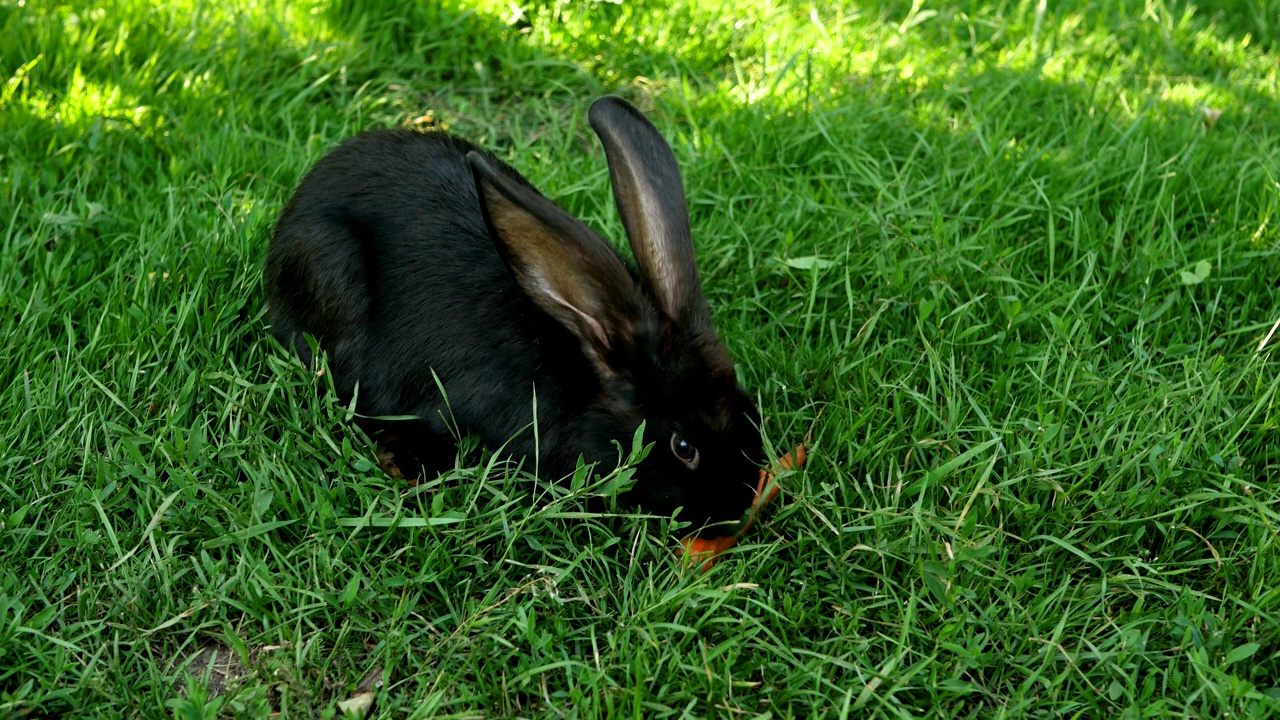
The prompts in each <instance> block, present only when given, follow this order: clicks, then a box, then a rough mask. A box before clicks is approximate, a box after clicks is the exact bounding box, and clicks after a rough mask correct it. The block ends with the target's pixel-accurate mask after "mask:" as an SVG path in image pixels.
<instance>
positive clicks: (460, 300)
mask: <svg viewBox="0 0 1280 720" xmlns="http://www.w3.org/2000/svg"><path fill="white" fill-rule="evenodd" d="M609 113H612V115H609ZM631 113H634V117H633V116H632V115H631ZM592 123H593V126H595V127H596V129H597V132H601V134H602V137H607V136H608V134H609V133H611V134H612V135H613V136H615V137H618V136H620V137H624V138H627V137H640V138H641V139H642V140H644V143H641V144H640V145H639V146H640V147H643V148H644V150H643V152H642V153H641V154H639V155H636V154H630V155H626V156H624V155H623V153H625V152H631V151H630V150H629V149H627V148H623V149H622V150H614V149H611V148H610V146H609V144H608V142H606V149H607V150H609V152H610V157H609V160H610V165H611V168H613V167H614V166H615V164H617V163H621V162H623V161H626V162H627V163H629V164H630V165H633V166H641V167H663V170H662V172H661V173H659V175H660V176H661V177H662V178H663V179H664V182H663V185H664V186H668V185H670V181H669V175H670V174H671V173H673V172H675V170H674V158H673V157H671V156H670V150H669V148H667V146H666V144H665V142H663V141H661V137H660V136H658V135H657V131H656V130H654V129H653V127H652V125H649V124H648V121H647V120H644V118H643V116H641V115H640V114H639V113H638V112H636V111H634V109H633V108H631V107H630V106H629V105H626V104H625V103H623V102H622V101H620V100H617V99H616V98H606V99H602V100H601V101H598V102H597V103H596V106H593V108H592ZM602 128H603V130H602ZM655 137H656V138H657V141H656V143H657V144H658V145H660V147H656V146H655V141H654V139H653V138H655ZM646 143H647V144H646ZM655 147H656V149H654V148H655ZM664 152H665V155H664V154H663V153H664ZM469 154H470V155H469ZM664 163H665V165H664ZM614 169H615V174H614V182H615V183H618V182H619V177H618V174H617V171H616V168H614ZM641 185H642V186H641V187H638V188H637V187H634V186H629V187H627V188H626V189H627V190H628V191H629V192H630V193H631V196H632V197H633V198H634V197H635V196H636V195H637V194H641V195H642V194H643V193H653V192H655V191H654V190H653V189H652V188H646V187H643V183H641ZM615 191H617V188H616V187H615ZM657 194H659V195H663V197H661V198H659V199H660V200H661V201H662V202H661V203H659V204H658V206H660V207H662V208H663V212H664V213H666V212H675V213H683V212H685V210H684V199H683V189H682V187H681V186H680V183H679V176H678V174H677V175H676V176H675V186H674V188H672V187H666V188H665V190H661V191H658V192H657ZM673 194H674V195H675V196H678V200H679V202H678V203H675V202H674V200H673V197H672V195H673ZM652 206H653V205H650V206H649V207H652ZM620 210H621V211H622V212H623V214H624V221H625V222H626V225H627V229H628V232H629V233H637V231H635V230H634V229H633V226H635V225H636V224H637V217H636V213H637V212H638V211H637V210H635V209H632V208H628V207H624V206H623V203H622V200H621V196H620ZM495 218H497V220H496V221H495ZM672 220H674V222H675V225H676V226H679V225H680V223H683V224H684V228H686V231H685V233H686V237H684V238H683V239H682V238H680V237H677V236H674V235H673V236H671V237H647V238H645V237H641V238H638V237H637V236H636V234H633V235H632V236H631V242H632V247H633V248H636V249H637V250H641V251H643V252H645V253H646V255H647V258H648V260H647V262H648V263H649V265H648V266H645V270H646V272H651V271H650V269H649V266H655V267H661V266H662V264H663V262H667V263H668V265H670V263H673V262H674V263H676V264H678V265H679V267H678V269H679V271H680V276H679V278H677V280H676V281H664V280H663V279H662V278H646V277H642V276H641V275H639V274H638V273H637V272H636V271H635V270H634V269H633V268H631V267H630V266H629V265H627V264H626V263H625V261H623V260H622V258H621V256H620V255H619V254H618V253H617V252H615V251H613V250H612V249H611V248H608V244H607V243H605V242H604V241H603V240H601V239H600V238H599V237H598V236H596V235H595V234H594V233H592V232H591V231H590V230H588V229H586V227H585V225H582V224H581V223H579V222H578V221H576V220H573V219H572V218H571V217H569V216H568V215H567V214H565V213H563V211H562V210H560V209H559V208H558V207H556V206H555V205H553V204H552V203H551V202H550V201H548V200H546V199H545V198H543V197H542V196H541V195H540V194H539V193H538V192H537V190H535V189H534V188H533V187H532V186H531V185H529V183H528V182H527V181H526V180H525V179H524V178H523V177H522V176H520V174H519V173H517V172H516V171H515V170H513V169H512V168H510V167H509V166H507V165H506V164H505V163H503V162H502V161H500V160H499V159H498V158H496V157H494V156H493V155H491V154H489V153H487V152H484V151H482V150H480V149H479V148H477V147H475V146H474V145H472V144H471V143H468V142H466V141H464V140H461V139H458V138H455V137H451V136H448V135H446V134H443V133H420V132H414V131H409V130H384V131H373V132H366V133H364V134H361V135H358V136H356V137H354V138H352V139H350V140H348V141H346V142H345V143H343V144H342V145H341V146H339V147H338V148H336V149H335V150H334V151H332V152H331V153H330V154H329V155H328V156H326V157H325V158H324V159H322V160H321V161H320V162H319V163H318V164H317V165H316V167H315V168H314V169H313V170H312V171H311V172H310V173H309V174H308V175H307V176H306V178H304V179H303V181H302V183H301V185H300V186H299V188H298V190H297V191H296V192H295V193H294V195H293V197H292V199H291V200H290V201H289V203H288V205H287V206H286V207H285V209H284V211H283V212H282V214H281V216H280V219H279V221H278V223H277V225H276V229H275V234H274V237H273V239H272V242H271V247H270V250H269V252H268V256H267V262H266V267H265V282H266V290H267V300H268V304H269V308H270V322H271V326H272V332H273V333H274V334H275V335H276V337H278V338H279V339H280V340H281V341H282V342H284V343H285V344H287V345H290V346H292V347H293V348H294V349H295V350H296V351H297V352H298V353H299V355H300V356H301V357H302V359H303V360H304V362H307V363H310V362H311V357H310V352H309V350H308V348H307V345H306V342H305V340H304V339H303V334H304V333H309V334H311V335H312V336H314V337H315V338H316V340H317V341H318V342H319V345H320V347H321V348H323V349H324V350H325V352H326V353H327V354H328V357H329V367H330V370H331V371H332V372H333V380H334V383H335V386H336V387H337V389H338V392H339V394H340V395H341V396H342V398H343V399H344V400H347V399H349V398H350V397H351V395H352V393H353V391H354V389H355V386H356V383H357V381H358V382H359V396H358V400H357V409H358V411H359V412H360V413H361V414H364V415H373V416H377V415H413V416H416V417H418V418H420V419H421V420H420V422H418V423H395V424H394V428H393V429H391V430H389V431H388V433H387V438H388V439H389V438H390V436H391V435H392V434H394V435H395V436H396V437H397V438H398V441H397V442H396V448H395V450H394V452H395V453H396V454H397V457H396V460H397V463H399V464H401V465H404V464H405V461H406V460H410V462H411V463H412V461H414V460H416V462H418V463H421V465H422V469H423V470H424V471H426V472H432V471H439V470H441V469H444V466H445V464H447V463H449V462H451V460H452V453H451V452H449V448H451V445H450V444H449V442H448V439H449V432H450V427H449V424H451V423H453V422H456V423H457V424H458V425H459V426H461V427H462V428H463V429H465V430H470V431H473V432H476V433H478V434H479V435H480V436H481V437H482V438H483V439H484V441H485V442H486V443H488V444H489V445H490V446H491V447H495V448H496V447H499V446H501V445H503V444H504V443H506V449H507V452H508V453H509V454H510V455H511V456H512V457H515V458H519V459H525V460H526V467H529V468H530V469H532V468H533V464H534V463H533V460H534V457H535V446H534V435H533V433H532V431H529V430H527V426H529V425H530V423H531V422H532V420H533V417H532V409H533V401H534V393H535V391H536V393H537V408H538V436H539V443H538V448H537V450H538V452H537V458H538V468H537V470H538V472H539V474H540V475H541V476H543V477H547V478H551V479H558V478H561V477H564V476H566V475H567V474H569V473H571V472H572V471H573V469H574V466H575V464H576V462H577V459H578V457H579V456H580V455H581V456H583V457H585V459H586V460H587V461H588V462H597V463H600V467H601V469H609V468H612V467H613V466H614V464H615V463H616V461H617V459H618V452H617V449H616V448H615V447H614V445H613V441H615V440H617V441H619V442H621V443H622V445H623V447H628V446H629V442H630V439H631V437H632V435H633V433H634V431H635V430H636V428H638V427H639V425H640V422H641V421H642V420H644V421H647V424H646V433H645V434H646V437H645V439H646V441H649V442H653V443H654V447H653V450H652V451H651V453H650V455H649V457H648V458H647V459H646V460H645V461H644V462H643V463H642V464H641V466H640V468H639V469H638V471H637V484H636V487H635V490H634V491H633V493H632V494H631V497H630V498H628V499H629V500H632V501H635V502H636V503H638V504H639V505H640V506H641V507H643V508H645V509H646V510H648V511H650V512H655V513H664V514H665V513H670V512H672V511H674V510H675V508H677V507H684V511H683V513H682V515H681V519H683V520H688V521H691V522H692V523H694V526H695V528H699V527H703V526H705V525H709V524H713V523H728V522H731V521H733V520H736V519H737V518H738V517H740V516H741V514H742V512H743V511H744V510H745V509H746V508H747V507H748V506H749V505H750V503H751V500H752V498H753V492H754V487H755V483H756V479H757V477H758V468H759V465H760V463H761V462H762V461H763V459H764V458H763V452H762V450H761V439H760V435H759V431H758V429H757V426H758V423H759V414H758V413H757V411H756V409H755V407H754V405H753V404H752V403H751V401H750V400H749V399H748V398H747V396H746V395H745V393H744V392H743V391H742V389H741V388H740V387H739V386H738V384H737V382H736V380H735V378H734V373H733V368H732V363H731V362H730V360H729V356H728V354H727V353H726V352H725V350H724V348H723V346H722V345H721V344H720V342H719V340H718V338H717V337H716V335H715V330H714V328H713V327H712V326H711V323H710V320H709V314H707V313H706V312H705V300H704V299H703V297H702V293H701V289H700V287H699V286H698V277H697V270H696V268H695V267H693V265H692V262H693V254H692V246H691V245H690V244H689V243H688V239H687V227H688V220H687V216H686V217H677V218H673V219H672ZM530 227H533V228H535V230H536V231H535V232H533V233H530V232H526V230H527V229H528V228H530ZM544 232H545V233H551V236H553V237H554V238H556V242H554V243H548V242H547V241H546V237H547V235H545V234H543V233H544ZM529 239H532V240H533V242H526V240H529ZM561 242H563V243H564V244H560V243H561ZM575 243H576V244H575ZM644 243H648V244H647V245H644ZM681 243H683V244H684V245H683V246H682V245H681ZM566 247H568V248H570V249H571V250H572V252H567V251H565V250H564V248H566ZM566 253H567V254H566ZM593 253H594V254H593ZM664 253H665V254H664ZM637 254H639V252H637ZM584 258H585V259H584ZM653 258H657V259H656V260H654V259H653ZM672 258H674V260H672ZM685 258H687V259H685ZM614 260H616V261H617V262H618V263H620V267H621V268H622V269H616V268H615V270H616V272H615V274H613V275H610V274H608V272H605V269H606V268H605V267H604V266H609V267H610V268H612V267H613V265H612V263H613V261H614ZM575 263H576V264H575ZM642 265H644V264H643V263H642ZM652 272H657V271H656V270H654V271H652ZM538 273H542V275H538ZM547 273H551V274H552V275H553V278H552V279H553V280H557V281H558V282H559V284H558V285H556V283H552V284H553V285H556V287H553V288H552V291H551V294H550V295H548V294H547V293H544V292H541V291H540V290H539V288H542V287H543V286H545V285H546V283H545V282H542V284H539V282H540V281H539V280H538V278H539V277H540V278H542V280H545V279H546V277H547ZM566 274H568V275H566ZM531 276H533V277H532V279H530V278H531ZM664 287H668V288H669V287H675V288H676V289H675V290H671V289H664ZM557 292H558V293H559V294H556V293H557ZM564 297H568V299H569V300H570V301H571V303H570V304H572V305H573V306H574V307H575V308H578V309H577V310H572V311H569V310H565V309H564V308H565V307H566V306H565V305H564V303H563V302H562V299H563V298H564ZM673 297H679V298H684V299H682V300H673V299H672V298H673ZM674 302H679V303H682V304H683V305H686V306H688V307H681V308H675V309H669V308H670V305H671V303H674ZM593 303H594V305H593ZM659 308H662V309H659ZM433 371H434V375H435V376H436V377H438V378H439V381H440V384H441V385H442V386H443V387H444V390H445V392H446V393H447V395H448V407H446V403H445V399H444V398H443V397H442V396H441V393H440V392H439V389H438V387H437V383H436V380H435V378H433ZM450 413H451V414H450ZM406 425H408V426H409V427H406ZM370 427H371V429H373V430H375V431H377V430H382V429H383V428H381V427H379V426H376V425H372V424H370ZM674 431H678V432H680V433H681V434H682V435H683V436H684V437H685V438H687V439H688V440H689V441H690V442H692V443H693V444H694V445H695V446H696V447H697V448H698V451H699V453H700V464H699V465H698V466H697V468H696V469H692V470H691V469H689V468H688V467H687V466H686V465H685V464H683V463H682V462H681V461H680V460H679V459H678V458H676V457H675V455H674V454H673V452H672V450H671V448H670V437H671V434H672V432H674ZM723 532H725V526H724V525H722V526H721V527H720V528H713V527H708V528H707V529H706V530H705V531H704V532H703V534H704V535H709V536H714V535H716V534H722V533H723Z"/></svg>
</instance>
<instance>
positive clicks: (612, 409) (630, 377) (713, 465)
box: [467, 97, 764, 537]
mask: <svg viewBox="0 0 1280 720" xmlns="http://www.w3.org/2000/svg"><path fill="white" fill-rule="evenodd" d="M588 119H589V121H590V123H591V126H592V128H593V129H594V130H595V132H596V134H597V135H599V137H600V139H601V141H602V142H603V144H604V149H605V155H606V157H607V158H608V163H609V171H610V177H611V179H612V184H613V192H614V198H615V200H616V201H617V206H618V211H619V214H620V215H621V218H622V222H623V226H624V227H625V228H626V232H627V236H628V239H629V240H630V244H631V249H632V252H633V253H634V255H635V258H636V261H637V264H638V266H639V273H638V274H637V273H634V272H632V271H631V270H629V269H628V267H627V266H626V264H625V263H624V262H623V261H622V259H621V258H620V257H619V255H618V254H617V253H616V252H614V251H613V249H612V248H611V247H610V246H609V245H608V244H607V243H606V242H605V241H604V240H603V239H601V238H600V236H599V235H597V234H596V233H595V232H593V231H592V230H591V229H589V228H588V227H587V226H586V225H584V224H583V223H582V222H581V221H579V220H577V219H576V218H574V217H573V216H571V215H569V214H568V213H567V212H565V211H564V210H563V209H561V208H560V207H559V206H557V205H556V204H555V203H553V202H551V201H550V200H548V199H547V198H545V197H544V196H542V195H541V194H540V193H539V192H538V191H537V190H535V189H534V188H532V187H531V186H529V185H528V184H527V183H526V182H524V180H523V179H522V178H520V177H519V176H518V175H517V174H515V173H514V172H511V171H508V170H506V169H505V168H503V167H502V166H500V165H499V164H495V163H493V162H490V161H489V160H488V159H486V158H485V156H484V155H482V154H479V153H475V152H472V153H470V154H469V155H468V156H467V159H468V162H469V163H470V165H471V168H472V171H473V174H474V176H475V180H476V183H477V188H478V192H479V195H480V198H481V204H482V206H483V208H484V215H485V220H486V223H487V224H488V228H489V232H490V234H491V235H492V236H493V239H494V245H495V246H496V247H497V249H498V253H499V254H500V255H501V256H502V258H503V260H504V261H505V262H506V264H507V267H508V269H509V270H510V272H511V275H512V277H513V278H514V279H515V282H516V284H517V285H518V286H519V287H520V289H521V290H522V291H523V292H524V293H525V294H526V295H527V296H528V297H529V298H530V299H531V300H532V301H533V303H534V304H535V305H537V306H538V307H539V308H541V309H542V310H543V311H544V312H546V313H547V314H548V315H550V316H551V317H552V318H554V319H555V320H557V321H558V322H559V323H560V324H562V325H564V326H565V327H566V328H568V329H569V331H570V332H571V333H572V334H573V335H574V336H575V337H576V338H577V340H578V342H579V343H580V345H581V349H582V352H583V354H584V355H585V356H586V358H587V359H588V361H589V362H590V365H591V367H592V368H593V369H594V372H595V375H596V377H595V378H586V379H584V384H591V385H592V386H593V387H594V386H597V385H598V387H599V392H598V397H596V398H595V400H594V402H593V403H592V404H591V408H592V409H591V411H590V412H589V413H588V414H587V416H586V417H582V418H577V419H575V420H576V421H577V422H578V423H579V424H580V427H581V429H582V432H581V433H580V434H579V436H580V437H583V438H584V440H583V443H584V445H585V447H582V448H580V449H578V450H580V452H581V453H582V454H583V455H584V456H585V457H587V458H591V459H595V460H605V459H607V458H615V457H616V456H617V455H616V450H615V448H614V446H613V443H614V441H623V442H624V443H625V442H626V441H628V440H629V439H630V438H631V436H632V433H634V431H635V430H636V428H638V427H639V425H640V423H641V422H642V421H643V422H644V423H645V438H644V439H645V441H646V442H651V443H653V449H652V450H651V452H650V453H649V455H648V457H646V458H645V460H644V461H643V462H642V463H641V464H640V466H639V467H638V468H637V471H636V485H635V487H634V489H633V490H632V492H631V497H630V499H631V500H634V501H635V502H637V503H638V504H639V505H640V506H641V507H642V508H644V509H645V510H647V511H649V512H653V513H657V514H667V513H670V512H672V511H674V510H675V509H676V508H677V507H682V508H684V509H683V511H682V512H681V515H680V519H681V520H686V521H689V522H691V523H692V524H693V527H694V529H695V530H699V531H700V534H701V535H703V536H706V537H711V536H716V535H724V534H729V533H730V532H732V527H731V525H730V523H732V522H733V521H735V520H737V519H738V518H740V517H741V516H742V514H743V511H745V510H746V509H747V508H748V507H749V506H750V505H751V502H752V499H753V498H754V494H755V486H756V481H757V478H758V476H759V468H760V465H761V464H762V463H763V462H764V453H763V450H762V441H761V436H760V430H759V424H760V415H759V412H758V411H757V410H756V407H755V405H754V404H753V403H752V402H751V400H750V398H748V397H747V395H746V393H745V392H743V390H742V388H741V386H740V385H739V384H738V382H737V379H736V376H735V373H734V369H733V362H732V360H731V359H730V357H729V354H728V352H727V351H726V350H725V348H724V346H723V345H722V344H721V342H720V339H719V337H718V335H717V333H716V330H715V326H714V325H713V323H712V318H711V312H710V310H709V308H708V307H707V302H706V299H705V298H704V296H703V294H702V287H701V283H700V281H699V277H698V269H697V266H696V264H695V262H694V255H693V243H692V240H691V238H690V232H689V213H688V208H687V206H686V204H685V197H684V188H683V184H682V183H681V180H680V172H679V169H678V168H677V166H676V161H675V156H674V155H673V154H672V152H671V149H670V147H669V146H668V145H667V143H666V141H665V140H663V138H662V136H661V135H660V134H659V133H658V130H657V129H656V128H655V127H654V126H653V125H652V124H651V123H650V122H649V121H648V120H647V119H646V118H645V117H644V115H642V114H641V113H640V111H639V110H637V109H636V108H634V107H633V106H631V105H630V104H628V103H626V102H625V101H623V100H621V99H618V98H615V97H604V98H601V99H599V100H597V101H596V102H595V103H594V104H592V106H591V109H590V111H589V113H588Z"/></svg>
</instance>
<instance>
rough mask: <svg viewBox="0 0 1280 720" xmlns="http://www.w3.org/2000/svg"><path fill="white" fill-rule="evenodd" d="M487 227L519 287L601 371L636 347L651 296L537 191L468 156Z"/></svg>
mask: <svg viewBox="0 0 1280 720" xmlns="http://www.w3.org/2000/svg"><path fill="white" fill-rule="evenodd" d="M467 162H468V163H469V164H470V166H471V171H472V174H473V175H474V176H475V180H476V188H477V190H478V191H479V195H480V204H481V206H482V207H483V208H484V216H485V222H486V223H487V224H488V226H489V232H490V234H491V235H492V236H493V238H494V246H495V247H496V248H497V249H498V254H499V255H501V256H502V259H503V261H504V262H506V264H507V267H508V268H509V269H510V270H511V274H512V276H513V277H514V278H515V280H516V284H517V285H519V286H520V289H521V290H523V291H524V293H525V294H526V295H528V296H529V298H530V299H532V300H533V301H534V303H536V304H537V305H538V307H540V308H542V309H543V310H544V311H546V312H547V313H548V314H549V315H551V316H552V317H553V318H555V319H556V320H557V321H559V322H560V323H561V324H562V325H564V326H565V327H567V328H568V329H569V330H570V331H571V332H573V334H574V335H576V336H577V337H578V339H579V340H580V341H581V342H582V347H583V350H584V351H585V352H586V354H587V357H589V358H590V359H591V361H592V363H593V364H594V365H595V366H596V368H597V370H598V371H599V372H600V373H601V374H603V375H611V374H613V372H614V371H613V369H612V367H611V365H610V364H609V360H610V358H611V356H615V353H614V351H615V350H617V349H619V345H621V344H626V343H629V342H631V339H632V337H633V335H634V334H635V332H636V330H637V325H638V323H639V322H640V319H641V317H642V314H643V313H644V306H645V304H646V300H645V299H644V294H643V292H642V291H641V290H640V288H639V286H638V285H637V284H636V282H635V280H634V279H633V278H632V276H631V273H630V272H628V271H627V268H626V266H625V265H624V264H623V263H622V260H621V259H620V258H619V257H618V255H617V254H616V253H614V252H613V250H612V249H611V248H610V247H609V246H608V245H606V244H605V242H604V240H602V239H601V238H600V237H599V236H598V235H596V234H595V233H594V232H592V231H591V230H590V229H589V228H588V227H587V226H586V225H583V224H582V223H581V222H580V221H579V220H578V219H577V218H575V217H573V216H572V215H570V214H569V213H567V212H565V211H564V210H562V209H561V208H560V207H559V206H558V205H556V204H555V203H553V202H551V201H550V200H548V199H547V198H546V197H544V196H543V195H542V194H540V193H539V192H538V191H537V190H534V189H533V188H532V187H530V186H529V185H527V184H526V183H524V182H520V181H517V180H515V179H513V178H512V177H510V176H509V175H508V174H507V173H506V172H504V171H503V170H502V169H500V168H495V167H494V165H493V164H492V163H491V162H489V161H488V160H487V159H485V157H484V156H483V155H481V154H480V153H477V152H474V151H473V152H469V153H467Z"/></svg>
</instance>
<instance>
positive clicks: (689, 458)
mask: <svg viewBox="0 0 1280 720" xmlns="http://www.w3.org/2000/svg"><path fill="white" fill-rule="evenodd" d="M671 452H672V453H674V454H675V456H676V457H678V458H680V462H682V463H684V464H685V465H686V466H687V467H688V468H689V469H690V470H697V469H698V461H699V460H701V459H702V458H701V456H699V455H698V448H696V447H694V446H693V443H691V442H689V441H688V440H685V439H684V438H683V437H681V436H680V433H671Z"/></svg>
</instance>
